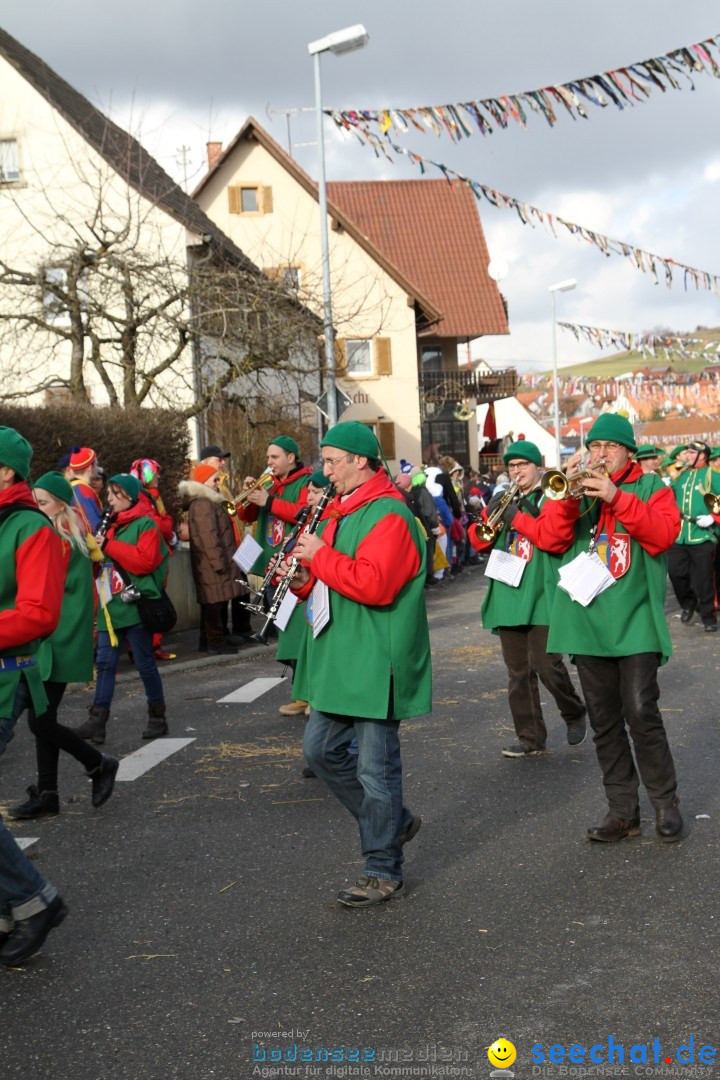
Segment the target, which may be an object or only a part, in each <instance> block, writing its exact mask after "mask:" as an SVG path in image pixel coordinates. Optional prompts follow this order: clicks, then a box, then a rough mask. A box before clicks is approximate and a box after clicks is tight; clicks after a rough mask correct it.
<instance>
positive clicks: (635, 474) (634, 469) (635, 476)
mask: <svg viewBox="0 0 720 1080" xmlns="http://www.w3.org/2000/svg"><path fill="white" fill-rule="evenodd" d="M628 464H629V465H630V472H629V473H627V475H626V476H625V478H624V480H623V484H634V483H635V481H636V480H639V479H640V477H641V476H644V475H645V474H644V473H643V471H642V469H641V468H640V466H639V465H638V463H637V462H636V461H630V462H628ZM627 468H628V466H627V465H623V467H622V469H618V471H617V472H616V473H613V475H612V476H611V477H610V479H611V480H612V482H613V484H617V482H618V480H619V479H620V477H621V476H622V475H623V473H626V472H627Z"/></svg>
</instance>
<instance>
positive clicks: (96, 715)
mask: <svg viewBox="0 0 720 1080" xmlns="http://www.w3.org/2000/svg"><path fill="white" fill-rule="evenodd" d="M88 713H89V716H88V719H87V720H86V721H85V723H84V724H81V725H80V727H78V728H74V731H75V734H76V735H79V736H80V738H81V739H89V740H90V742H94V743H95V745H96V746H102V745H103V743H104V742H105V725H106V724H107V722H108V719H109V718H110V710H109V709H106V708H105V707H104V706H103V705H91V706H90V708H89V709H88Z"/></svg>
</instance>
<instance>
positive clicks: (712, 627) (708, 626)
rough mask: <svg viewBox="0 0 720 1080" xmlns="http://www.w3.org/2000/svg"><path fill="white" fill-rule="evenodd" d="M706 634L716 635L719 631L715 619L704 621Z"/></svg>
mask: <svg viewBox="0 0 720 1080" xmlns="http://www.w3.org/2000/svg"><path fill="white" fill-rule="evenodd" d="M703 626H704V627H705V633H706V634H714V633H716V631H717V623H716V622H715V621H714V620H713V619H708V620H707V622H705V621H703Z"/></svg>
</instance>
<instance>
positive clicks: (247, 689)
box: [218, 678, 285, 705]
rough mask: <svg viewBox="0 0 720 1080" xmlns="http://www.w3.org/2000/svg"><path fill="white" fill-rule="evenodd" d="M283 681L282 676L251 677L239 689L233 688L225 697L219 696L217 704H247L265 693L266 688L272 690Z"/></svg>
mask: <svg viewBox="0 0 720 1080" xmlns="http://www.w3.org/2000/svg"><path fill="white" fill-rule="evenodd" d="M283 682H285V679H283V678H273V679H253V680H252V681H251V682H249V683H245V685H244V686H241V687H240V689H239V690H233V692H232V694H228V695H227V697H223V698H220V700H219V701H218V705H240V704H245V705H249V704H250V702H251V701H257V699H258V698H260V697H262V696H263V694H267V692H268V690H272V689H273V687H275V686H279V685H280V683H283Z"/></svg>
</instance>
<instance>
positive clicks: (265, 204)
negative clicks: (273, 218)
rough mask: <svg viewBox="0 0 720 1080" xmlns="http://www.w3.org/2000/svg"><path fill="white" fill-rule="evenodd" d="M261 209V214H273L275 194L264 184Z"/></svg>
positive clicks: (261, 192) (261, 190) (260, 200)
mask: <svg viewBox="0 0 720 1080" xmlns="http://www.w3.org/2000/svg"><path fill="white" fill-rule="evenodd" d="M259 203H260V205H259V207H258V209H259V210H260V213H261V214H272V212H273V194H272V188H271V187H265V185H264V184H263V186H262V188H261V189H260V199H259Z"/></svg>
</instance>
